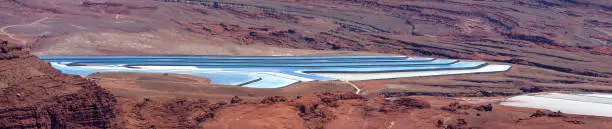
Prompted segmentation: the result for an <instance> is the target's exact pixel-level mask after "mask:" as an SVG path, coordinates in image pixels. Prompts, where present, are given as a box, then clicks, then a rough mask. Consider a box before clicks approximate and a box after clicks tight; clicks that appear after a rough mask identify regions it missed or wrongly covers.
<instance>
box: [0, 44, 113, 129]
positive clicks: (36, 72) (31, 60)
mask: <svg viewBox="0 0 612 129" xmlns="http://www.w3.org/2000/svg"><path fill="white" fill-rule="evenodd" d="M115 101H116V100H115V98H114V96H113V95H112V94H110V93H109V92H108V91H106V90H104V89H103V88H101V87H100V86H98V85H97V84H96V83H93V82H92V81H90V80H86V79H84V78H82V77H79V76H72V75H66V74H62V73H61V72H60V71H58V70H55V69H53V68H52V67H51V65H49V63H47V62H44V61H42V60H39V59H38V58H37V57H36V56H33V55H30V54H29V52H28V50H26V49H24V48H21V47H16V46H13V45H11V44H8V43H7V42H2V43H0V128H2V129H5V128H9V129H10V128H90V127H95V128H109V127H110V124H109V123H110V120H111V118H113V117H114V109H113V107H114V105H115Z"/></svg>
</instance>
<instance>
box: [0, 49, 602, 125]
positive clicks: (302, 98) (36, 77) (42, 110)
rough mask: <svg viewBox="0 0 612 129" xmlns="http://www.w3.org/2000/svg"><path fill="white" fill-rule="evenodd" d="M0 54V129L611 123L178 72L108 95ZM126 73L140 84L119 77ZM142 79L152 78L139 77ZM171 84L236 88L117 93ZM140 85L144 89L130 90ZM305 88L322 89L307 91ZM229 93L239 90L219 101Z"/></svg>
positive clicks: (25, 58) (89, 83) (16, 54)
mask: <svg viewBox="0 0 612 129" xmlns="http://www.w3.org/2000/svg"><path fill="white" fill-rule="evenodd" d="M0 57H1V58H0V59H1V60H0V66H1V67H0V86H1V87H0V91H1V92H0V100H1V101H0V128H8V129H11V128H196V129H198V128H262V129H264V128H265V129H269V128H311V129H322V128H331V129H333V128H389V129H392V128H447V129H456V128H519V127H520V128H538V129H542V128H544V129H548V128H550V129H556V128H585V129H586V128H610V127H612V125H611V124H610V122H609V121H612V119H611V118H604V117H594V116H577V115H569V114H564V113H562V112H551V111H540V110H535V109H525V108H512V107H505V106H499V105H494V104H493V103H494V102H496V101H497V100H499V98H496V97H481V98H474V97H463V98H453V97H440V96H437V97H436V96H411V97H403V96H399V97H392V96H388V95H387V96H385V95H384V94H365V95H358V94H355V93H353V92H343V90H346V89H344V88H337V87H343V86H340V85H339V84H334V83H309V85H306V86H293V87H288V88H285V89H275V90H253V89H249V88H240V87H234V88H228V86H225V87H226V88H225V89H223V88H219V87H216V86H212V85H210V84H208V85H206V84H207V83H208V81H209V80H207V79H201V78H193V77H189V76H181V75H146V74H142V75H141V74H128V75H122V74H117V73H102V74H97V75H94V76H91V77H92V78H95V79H96V80H97V81H98V82H104V85H112V84H124V85H125V86H128V87H131V88H130V89H128V90H126V91H121V90H111V93H119V94H120V95H118V96H115V95H113V94H111V93H109V91H107V90H106V89H104V88H102V87H101V86H99V85H98V84H97V83H96V82H95V81H93V80H89V79H84V78H82V77H79V76H72V75H66V74H62V73H60V72H59V71H57V70H55V69H53V68H51V67H50V65H49V64H48V63H46V62H44V61H42V60H39V59H37V58H36V57H35V56H32V55H30V54H29V49H26V48H22V47H16V46H13V45H9V44H8V43H6V42H2V43H0ZM126 76H128V77H126ZM112 77H118V78H119V79H112ZM120 78H122V79H123V80H121V79H120ZM130 79H135V80H141V81H143V82H138V81H134V82H133V83H130V82H127V81H128V80H130ZM147 79H153V80H156V81H157V82H153V81H149V82H146V80H147ZM176 80H186V82H184V83H189V82H194V84H195V83H197V84H203V85H202V87H203V88H205V89H209V90H210V89H215V88H216V89H215V90H217V91H237V92H218V93H216V95H212V96H210V95H209V96H207V95H201V96H196V95H184V94H183V95H182V96H181V92H171V91H166V92H168V93H165V94H149V95H146V94H144V95H133V94H126V93H123V94H122V93H121V92H131V93H139V92H142V93H144V92H152V91H154V90H152V89H156V88H155V87H160V86H159V85H164V86H166V88H171V87H176V89H178V90H177V91H180V89H181V88H189V87H190V86H191V85H188V84H182V85H183V86H181V85H178V84H170V82H175V83H178V81H176ZM113 81H118V82H116V83H112V82H113ZM158 83H159V84H158ZM147 85H150V86H149V89H143V88H140V89H139V88H137V87H142V86H147ZM302 85H305V84H302ZM373 86H376V85H373ZM207 87H208V88H207ZM309 87H320V88H318V89H317V90H312V89H310V90H309V89H308V88H309ZM325 87H327V89H325ZM334 87H336V88H335V89H334ZM349 87H350V86H349ZM115 88H116V87H115ZM191 88H194V87H191ZM366 88H367V87H366ZM147 90H150V91H147ZM277 92H278V93H277ZM312 92H319V93H312ZM201 93H206V94H208V93H207V91H202V92H201ZM211 93H212V92H211ZM168 94H172V95H170V96H169V95H168ZM266 94H268V95H266ZM271 94H285V95H283V96H274V95H271ZM231 95H237V96H234V97H227V98H225V99H218V98H219V96H231ZM207 99H213V100H215V101H219V102H213V101H209V100H207ZM465 100H474V101H465Z"/></svg>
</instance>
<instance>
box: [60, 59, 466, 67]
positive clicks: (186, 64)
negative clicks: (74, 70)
mask: <svg viewBox="0 0 612 129" xmlns="http://www.w3.org/2000/svg"><path fill="white" fill-rule="evenodd" d="M456 62H458V61H457V60H434V61H427V62H413V61H406V62H359V61H355V62H349V63H270V62H266V63H259V62H256V63H229V62H226V63H198V62H181V61H176V62H100V63H88V62H75V63H71V64H69V65H76V66H80V65H88V66H90V65H93V66H95V65H126V66H198V67H209V68H242V67H347V66H401V65H444V64H452V63H456Z"/></svg>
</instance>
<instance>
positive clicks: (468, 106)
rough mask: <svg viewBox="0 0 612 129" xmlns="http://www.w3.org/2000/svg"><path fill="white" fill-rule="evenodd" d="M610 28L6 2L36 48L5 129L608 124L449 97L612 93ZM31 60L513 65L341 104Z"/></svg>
mask: <svg viewBox="0 0 612 129" xmlns="http://www.w3.org/2000/svg"><path fill="white" fill-rule="evenodd" d="M611 18H612V4H611V3H610V2H609V1H607V0H562V1H556V0H515V1H499V0H496V1H491V0H477V1H467V0H445V1H433V0H428V1H422V0H309V1H296V0H283V1H280V0H234V1H218V2H215V1H196V0H163V1H162V0H132V1H123V0H97V1H63V0H46V1H33V0H30V1H26V0H0V19H2V20H0V39H3V40H8V41H11V43H12V44H14V45H19V46H26V47H24V48H22V47H16V46H12V45H6V44H2V47H1V48H2V49H1V51H0V59H1V60H0V88H1V89H2V92H0V96H1V97H2V98H0V128H30V127H34V128H37V127H40V128H77V127H83V128H469V127H473V128H610V126H609V123H610V119H609V118H601V117H590V116H575V115H567V114H563V113H555V112H550V111H539V112H537V111H536V110H533V109H523V108H512V107H504V106H499V105H492V106H490V107H492V111H489V110H490V109H491V108H490V107H489V106H488V104H487V103H478V104H474V103H466V102H463V101H461V102H459V103H455V100H456V98H454V97H469V98H471V97H484V98H483V99H485V100H491V101H493V100H495V99H496V98H495V96H497V97H499V96H509V95H516V94H524V93H530V92H542V91H587V92H592V91H595V92H608V93H611V92H612V88H610V86H612V79H611V78H610V77H612V66H611V65H609V64H610V63H612V55H611V54H612V51H611V50H612V49H611V48H610V46H609V44H610V43H612V19H611ZM28 51H31V52H32V53H33V54H35V55H126V54H215V55H363V54H366V55H371V54H381V53H382V54H395V55H407V56H425V57H437V58H453V59H473V60H484V61H488V62H491V63H495V64H509V65H513V66H514V67H513V69H512V70H511V71H509V72H505V73H496V74H476V75H458V76H441V77H423V78H402V79H389V80H372V81H357V82H352V83H354V84H355V85H357V86H358V87H360V88H361V89H362V92H361V93H360V95H361V97H358V96H355V95H354V94H350V93H343V92H353V90H354V89H353V87H352V86H350V85H347V84H345V83H343V82H317V83H300V84H297V85H293V86H289V87H285V88H280V89H249V88H241V87H227V86H217V85H212V84H209V83H208V80H206V79H201V78H200V79H198V78H194V77H188V76H183V75H157V74H120V73H100V74H95V75H92V76H90V78H94V79H96V80H92V81H90V80H87V79H83V78H81V77H74V76H70V75H63V74H61V73H59V72H58V71H57V70H54V69H52V68H51V67H50V66H49V65H48V64H47V63H45V62H43V61H40V60H38V59H36V57H35V56H32V55H29V54H27V53H28ZM366 52H369V53H366ZM105 89H106V90H105ZM334 91H343V92H342V93H335V92H334ZM325 92H334V93H325ZM111 94H112V95H111ZM234 96H238V97H234ZM266 96H269V97H266ZM233 97H234V98H233ZM385 97H386V98H385ZM232 98H233V99H232ZM298 98H299V99H298ZM262 99H263V100H262ZM231 100H233V102H232V101H231ZM219 101H223V102H221V103H218V102H219ZM489 102H490V101H489ZM427 105H429V106H427Z"/></svg>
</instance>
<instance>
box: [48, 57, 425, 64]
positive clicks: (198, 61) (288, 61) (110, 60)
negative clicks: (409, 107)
mask: <svg viewBox="0 0 612 129" xmlns="http://www.w3.org/2000/svg"><path fill="white" fill-rule="evenodd" d="M45 60H46V61H49V62H78V63H107V64H113V63H114V64H121V63H124V62H144V63H148V62H189V63H252V64H277V63H282V64H302V63H367V62H428V61H434V60H435V59H434V58H406V59H403V60H387V59H317V60H234V59H230V60H227V59H45Z"/></svg>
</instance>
